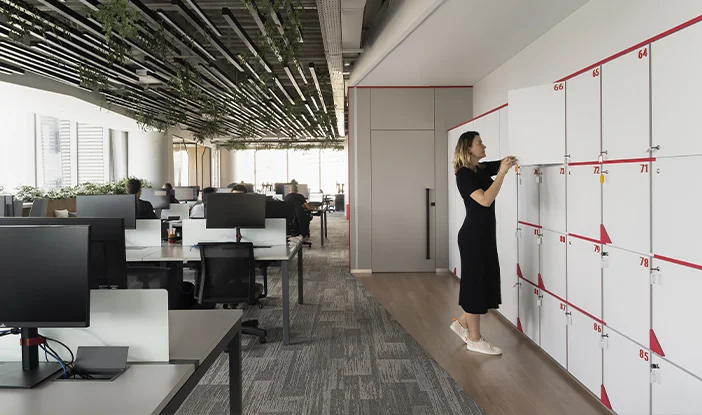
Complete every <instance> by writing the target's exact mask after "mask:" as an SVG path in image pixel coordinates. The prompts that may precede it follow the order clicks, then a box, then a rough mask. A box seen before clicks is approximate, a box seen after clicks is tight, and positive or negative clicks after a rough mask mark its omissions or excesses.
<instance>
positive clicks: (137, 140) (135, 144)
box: [127, 131, 173, 187]
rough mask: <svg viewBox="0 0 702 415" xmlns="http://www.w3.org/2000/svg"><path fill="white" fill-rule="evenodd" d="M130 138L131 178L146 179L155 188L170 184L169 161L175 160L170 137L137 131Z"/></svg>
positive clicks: (128, 149)
mask: <svg viewBox="0 0 702 415" xmlns="http://www.w3.org/2000/svg"><path fill="white" fill-rule="evenodd" d="M128 137H129V139H128V143H129V144H128V147H127V171H128V172H129V176H133V177H136V178H139V179H145V180H146V181H148V182H149V183H151V185H152V186H154V187H161V186H162V185H163V184H164V183H166V182H168V181H169V175H168V167H169V162H168V160H169V159H172V158H173V146H172V140H171V139H169V137H168V135H167V134H165V133H159V132H152V131H148V132H143V131H136V132H129V136H128ZM169 143H171V145H169ZM169 150H170V151H169Z"/></svg>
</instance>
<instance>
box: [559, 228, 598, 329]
mask: <svg viewBox="0 0 702 415" xmlns="http://www.w3.org/2000/svg"><path fill="white" fill-rule="evenodd" d="M601 249H602V247H601V245H600V244H596V243H593V242H590V241H585V240H582V239H579V238H575V237H572V236H569V237H568V262H567V264H568V267H567V268H568V298H567V300H568V302H569V303H571V304H575V305H576V306H577V307H580V308H581V309H583V310H584V311H586V312H587V313H589V314H591V315H593V316H595V317H597V318H601V317H602V312H601V310H602V268H601V266H602V265H601V264H602V260H601V259H602V256H601Z"/></svg>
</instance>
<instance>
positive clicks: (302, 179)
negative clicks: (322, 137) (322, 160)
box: [288, 149, 320, 192]
mask: <svg viewBox="0 0 702 415" xmlns="http://www.w3.org/2000/svg"><path fill="white" fill-rule="evenodd" d="M319 175H320V172H319V149H315V150H310V151H293V150H288V180H290V181H292V180H293V179H295V181H297V182H298V183H300V184H306V185H307V187H308V188H309V189H310V192H318V191H319V187H320V182H319Z"/></svg>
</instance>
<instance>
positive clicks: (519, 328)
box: [517, 317, 524, 333]
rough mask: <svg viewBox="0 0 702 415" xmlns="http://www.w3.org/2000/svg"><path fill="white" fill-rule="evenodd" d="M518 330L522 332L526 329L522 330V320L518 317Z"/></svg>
mask: <svg viewBox="0 0 702 415" xmlns="http://www.w3.org/2000/svg"><path fill="white" fill-rule="evenodd" d="M517 330H519V332H520V333H524V330H522V321H521V320H520V319H519V317H517Z"/></svg>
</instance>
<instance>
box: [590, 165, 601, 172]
mask: <svg viewBox="0 0 702 415" xmlns="http://www.w3.org/2000/svg"><path fill="white" fill-rule="evenodd" d="M592 169H593V172H592V173H593V174H600V166H593V167H592Z"/></svg>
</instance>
